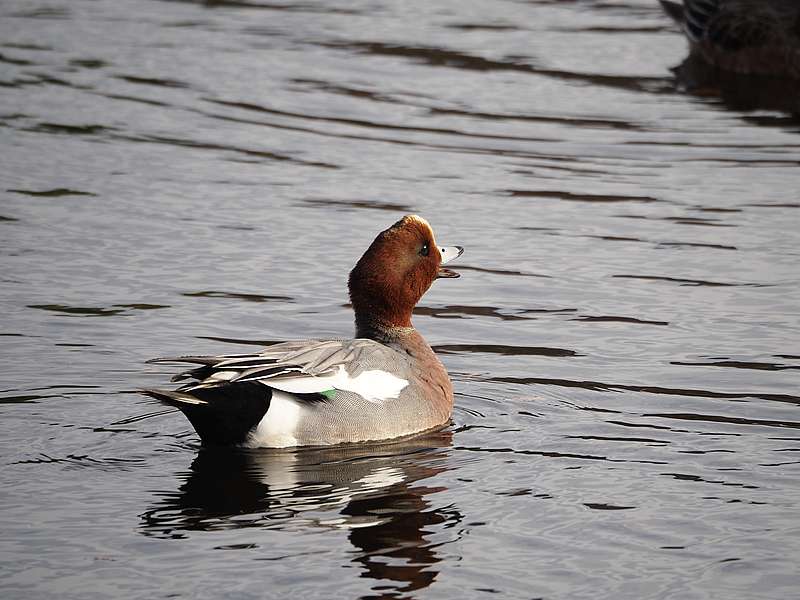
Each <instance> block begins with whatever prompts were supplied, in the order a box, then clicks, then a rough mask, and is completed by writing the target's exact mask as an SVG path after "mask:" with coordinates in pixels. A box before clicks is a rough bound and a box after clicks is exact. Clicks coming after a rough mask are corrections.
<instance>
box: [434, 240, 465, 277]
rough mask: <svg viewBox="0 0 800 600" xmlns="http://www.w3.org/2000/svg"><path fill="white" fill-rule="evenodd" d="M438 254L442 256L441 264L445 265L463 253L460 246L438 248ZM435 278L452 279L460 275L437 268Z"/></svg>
mask: <svg viewBox="0 0 800 600" xmlns="http://www.w3.org/2000/svg"><path fill="white" fill-rule="evenodd" d="M439 253H440V254H441V255H442V262H441V264H445V263H449V262H450V261H451V260H455V259H457V258H458V257H459V256H461V255H462V254H463V253H464V248H462V247H461V246H440V247H439ZM436 276H437V277H447V278H454V277H461V274H460V273H456V272H455V271H451V270H450V269H445V268H443V267H439V272H438V273H437V274H436Z"/></svg>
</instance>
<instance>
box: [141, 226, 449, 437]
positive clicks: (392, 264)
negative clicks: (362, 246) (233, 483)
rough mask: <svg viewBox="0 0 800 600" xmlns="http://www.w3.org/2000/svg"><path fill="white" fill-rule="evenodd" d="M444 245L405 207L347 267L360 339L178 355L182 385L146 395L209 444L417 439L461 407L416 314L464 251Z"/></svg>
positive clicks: (166, 359)
mask: <svg viewBox="0 0 800 600" xmlns="http://www.w3.org/2000/svg"><path fill="white" fill-rule="evenodd" d="M463 251H464V249H463V248H462V247H461V246H439V245H437V243H436V239H435V237H434V233H433V229H432V228H431V226H430V224H429V223H428V222H427V221H426V220H425V219H424V218H422V217H420V216H418V215H406V216H404V217H403V218H402V219H400V220H399V221H397V222H396V223H394V224H393V225H391V226H390V227H388V228H387V229H385V230H384V231H382V232H380V233H379V234H378V235H377V236H376V237H375V239H374V241H373V242H372V244H371V245H370V246H369V248H367V250H366V252H364V254H363V256H362V257H361V258H360V259H359V260H358V262H357V263H356V265H355V267H354V268H353V269H352V271H351V272H350V276H349V279H348V290H349V295H350V301H351V305H352V308H353V312H354V315H355V337H354V338H352V339H319V340H303V341H287V342H280V343H276V344H274V345H271V346H268V347H266V348H265V349H264V350H262V351H260V352H258V353H255V354H225V355H220V356H180V357H161V358H154V359H151V360H150V361H148V362H150V363H176V362H177V363H188V364H190V365H192V367H191V368H189V369H187V370H185V371H182V372H180V373H178V374H177V375H175V376H174V377H173V378H172V381H173V382H179V381H181V382H182V381H186V380H189V381H188V383H184V384H183V385H181V386H180V387H178V388H177V389H156V388H151V389H143V390H141V392H142V393H144V394H146V395H147V396H150V397H152V398H155V399H156V400H158V401H160V402H162V403H164V404H167V405H170V406H173V407H176V408H178V409H179V410H180V411H181V412H182V413H183V414H184V415H185V416H186V418H187V419H188V420H189V422H190V423H191V425H192V426H193V427H194V429H195V431H196V432H197V434H198V436H199V437H200V441H201V444H202V445H203V446H238V447H245V448H289V447H299V446H331V445H336V444H353V443H364V442H378V441H386V440H393V439H395V438H397V439H402V438H409V437H412V436H415V435H419V434H422V433H424V432H430V431H435V430H438V429H441V428H443V427H445V426H446V425H447V424H448V423H449V421H450V417H451V413H452V409H453V387H452V383H451V381H450V378H449V376H448V374H447V371H446V369H445V367H444V365H443V364H442V362H441V361H440V360H439V358H438V357H437V356H436V354H435V353H434V351H433V349H432V348H431V346H430V345H429V344H428V342H427V341H426V340H425V338H424V337H423V336H422V335H421V334H420V333H419V332H418V331H417V330H416V329H415V328H414V326H413V324H412V322H411V315H412V311H413V309H414V307H415V306H416V305H417V303H418V302H419V300H420V299H421V298H422V296H423V294H425V292H427V291H428V289H429V288H430V287H431V285H432V284H433V282H434V281H435V280H437V279H451V278H456V277H459V273H457V272H455V271H452V270H450V269H449V268H445V267H443V266H442V265H444V264H446V263H449V262H450V261H451V260H454V259H455V258H457V257H458V256H460V255H461V254H462V253H463Z"/></svg>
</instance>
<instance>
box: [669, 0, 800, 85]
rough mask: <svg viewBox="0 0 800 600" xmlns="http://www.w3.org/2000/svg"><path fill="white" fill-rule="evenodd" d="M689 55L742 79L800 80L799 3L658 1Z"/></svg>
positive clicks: (781, 0)
mask: <svg viewBox="0 0 800 600" xmlns="http://www.w3.org/2000/svg"><path fill="white" fill-rule="evenodd" d="M659 1H660V2H661V6H662V7H663V9H664V11H665V12H666V13H667V14H668V15H669V16H670V17H671V18H672V19H673V20H674V21H675V22H676V23H678V24H679V25H680V26H681V28H682V29H683V31H684V33H685V34H686V37H687V38H688V40H689V45H690V54H694V55H699V56H701V57H702V58H703V59H704V60H705V61H706V62H708V63H709V64H710V65H712V66H714V67H717V68H719V69H722V70H725V71H731V72H735V73H739V74H744V75H766V76H772V77H786V78H791V79H797V78H800V2H799V1H798V0H683V3H682V4H681V3H678V2H674V1H672V0H659Z"/></svg>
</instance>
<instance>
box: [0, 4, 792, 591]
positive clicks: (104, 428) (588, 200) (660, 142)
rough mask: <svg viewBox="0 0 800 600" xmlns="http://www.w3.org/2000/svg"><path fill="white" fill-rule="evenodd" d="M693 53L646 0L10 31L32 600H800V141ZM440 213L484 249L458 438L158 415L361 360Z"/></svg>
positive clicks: (88, 9)
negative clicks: (235, 355)
mask: <svg viewBox="0 0 800 600" xmlns="http://www.w3.org/2000/svg"><path fill="white" fill-rule="evenodd" d="M685 51H686V48H685V42H684V40H683V39H682V37H681V36H680V34H679V33H678V32H677V31H676V30H675V29H674V28H673V27H672V25H671V24H670V23H669V21H668V19H667V18H666V17H665V16H663V15H662V14H661V12H660V8H659V7H658V6H657V4H656V3H655V2H651V1H650V0H615V1H613V2H599V1H598V2H594V1H585V2H554V1H545V0H541V1H538V2H508V1H498V2H491V3H488V2H464V1H463V0H462V1H460V2H436V3H424V2H418V3H406V2H388V1H387V2H380V3H377V2H376V3H360V2H347V1H333V2H322V1H319V2H317V1H314V0H309V1H306V2H302V3H293V2H266V1H261V0H248V1H244V2H226V1H218V2H211V1H210V0H209V1H207V2H166V1H156V0H149V1H145V0H126V1H120V0H96V1H91V2H90V1H88V0H71V1H70V2H66V1H65V0H50V1H49V2H40V1H38V0H5V1H4V2H3V3H2V5H0V85H2V89H0V140H1V143H2V149H3V151H2V154H1V155H0V173H1V174H2V182H1V183H2V185H0V197H1V198H2V201H1V202H0V215H2V216H1V217H0V253H2V263H0V264H2V271H1V273H0V279H2V287H1V290H2V291H0V306H1V307H2V308H1V310H2V313H3V318H2V321H0V333H1V334H2V349H3V350H2V354H1V355H2V358H3V368H2V375H0V382H2V383H1V384H0V389H2V392H0V423H2V425H0V428H1V429H0V431H1V432H2V435H0V457H1V458H2V475H0V478H1V479H0V481H1V482H2V490H3V492H2V496H0V497H2V503H0V505H1V506H2V511H1V512H0V522H1V525H0V531H2V536H1V539H2V542H1V543H0V589H1V590H2V595H3V597H4V598H34V599H35V598H52V597H59V598H81V599H90V598H109V597H119V598H148V599H150V598H162V597H186V598H219V597H220V596H221V595H223V594H226V595H228V594H230V595H234V596H235V597H237V598H286V597H289V596H292V597H300V598H309V599H313V598H331V597H342V598H370V599H378V598H381V599H390V598H462V597H463V598H481V597H491V596H495V597H502V598H521V599H522V598H526V599H529V598H547V599H560V598H615V599H620V598H626V599H627V598H630V599H640V598H659V599H661V598H663V599H666V598H680V599H695V598H697V599H700V598H748V599H752V598H775V599H785V598H790V597H795V596H797V594H798V587H799V586H800V576H798V571H797V560H798V553H799V552H800V542H798V540H800V535H798V534H800V527H799V526H798V521H797V509H798V498H800V483H799V482H800V477H798V475H800V469H798V452H800V433H799V432H798V428H799V427H800V419H798V416H797V406H798V402H799V401H800V395H799V394H798V370H800V344H799V342H800V335H799V333H798V331H799V326H800V316H799V314H798V313H799V312H800V311H798V307H799V306H800V295H799V294H798V289H799V287H800V286H798V280H799V279H800V270H799V269H798V266H797V265H798V248H799V247H800V233H799V232H800V227H798V225H800V222H798V208H800V203H798V195H797V190H798V188H800V169H799V168H798V166H799V165H798V161H800V137H798V130H800V123H799V122H798V120H797V118H796V117H794V116H792V112H791V110H781V109H780V107H777V108H776V104H780V102H777V101H776V102H772V101H773V100H776V98H777V99H778V100H785V99H788V100H789V101H790V104H791V101H792V99H793V98H794V97H793V96H791V95H788V96H787V94H791V90H790V89H789V88H787V90H784V91H783V92H781V94H782V95H780V97H779V98H778V96H775V97H772V98H771V99H770V100H771V101H770V102H767V103H766V104H759V103H758V101H756V100H753V99H752V98H749V96H748V98H747V99H746V100H737V99H736V98H735V97H734V98H732V97H731V94H730V90H727V91H726V92H725V93H722V92H720V93H719V94H718V93H715V92H714V90H713V89H711V88H708V87H705V88H702V87H701V88H697V89H695V90H694V91H692V92H689V91H686V90H684V89H683V87H682V85H680V84H679V83H676V81H675V80H674V78H673V75H672V73H671V72H670V67H672V66H674V65H676V64H678V63H680V62H681V60H682V59H683V58H684V55H685ZM748 89H751V88H748ZM759 89H760V88H759ZM734 96H735V94H734ZM407 212H417V213H419V214H422V215H424V216H425V217H427V218H428V219H429V220H430V221H431V223H432V224H433V226H434V228H435V229H436V231H437V234H438V239H439V241H440V242H441V243H447V244H460V245H463V246H465V247H466V249H467V250H466V253H465V255H464V256H463V257H462V258H461V259H460V260H459V263H458V264H457V265H456V267H458V268H459V269H460V271H461V273H462V277H461V278H460V279H457V280H444V281H439V282H437V283H436V284H435V285H434V287H433V289H432V290H431V291H430V292H429V293H428V295H427V296H426V297H425V298H424V299H423V302H422V303H421V305H420V307H419V308H418V310H417V312H416V317H415V324H416V326H417V327H418V328H419V329H420V330H422V332H423V333H424V334H425V335H426V337H427V338H428V340H429V341H430V342H431V343H432V344H433V345H434V346H435V347H436V348H437V350H438V351H439V352H440V354H441V356H442V359H443V361H444V362H445V364H446V366H447V367H448V369H449V371H450V373H451V376H452V379H453V382H454V387H455V390H456V404H457V406H456V409H455V412H454V415H453V424H452V426H451V427H449V428H448V429H447V430H445V431H444V432H442V433H440V434H437V435H434V436H430V437H428V438H422V439H419V440H414V441H411V442H408V443H406V444H400V445H386V446H381V447H372V448H349V449H329V450H301V451H281V452H267V451H251V452H236V451H233V452H220V451H206V450H200V447H199V444H198V441H197V438H196V436H195V434H194V432H193V431H192V429H191V427H190V426H189V425H188V423H187V422H186V420H185V419H184V418H183V417H182V416H181V415H180V414H177V413H174V412H172V411H170V410H169V409H165V408H164V407H162V406H160V405H158V404H156V403H154V402H153V401H151V400H149V399H147V398H145V397H142V396H140V395H138V394H137V393H136V391H135V390H136V389H137V388H140V387H147V386H157V385H160V384H163V383H164V381H165V380H166V378H167V376H168V374H169V372H170V369H169V368H167V367H164V366H160V365H145V364H144V361H145V360H146V359H148V358H151V357H153V356H158V355H169V354H175V353H178V354H180V353H185V352H193V353H205V352H208V353H226V352H237V351H249V350H255V349H256V348H257V347H258V345H260V344H262V343H264V342H269V341H274V340H286V339H300V338H308V337H326V336H329V337H330V336H332V337H335V336H347V335H350V334H351V332H352V316H351V313H350V310H349V308H348V306H347V304H346V302H347V296H346V287H345V282H346V274H347V272H348V271H349V269H350V268H351V267H352V265H353V264H354V263H355V260H356V259H357V258H358V257H359V256H360V254H361V253H362V252H363V250H364V249H365V248H366V246H367V245H368V244H369V242H370V241H371V240H372V238H373V236H374V235H375V234H376V233H377V232H378V231H380V230H381V229H383V228H385V227H386V226H388V225H389V224H391V223H392V222H394V221H395V220H396V219H397V218H398V217H400V216H401V215H402V214H404V213H407Z"/></svg>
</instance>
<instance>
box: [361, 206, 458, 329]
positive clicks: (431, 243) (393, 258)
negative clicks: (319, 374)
mask: <svg viewBox="0 0 800 600" xmlns="http://www.w3.org/2000/svg"><path fill="white" fill-rule="evenodd" d="M463 251H464V249H463V248H461V247H460V246H438V245H437V244H436V239H435V238H434V235H433V229H431V226H430V225H429V224H428V222H427V221H426V220H425V219H423V218H422V217H418V216H417V215H406V216H405V217H403V218H402V219H400V220H399V221H398V222H397V223H395V224H394V225H392V226H391V227H389V228H388V229H386V230H385V231H382V232H380V233H379V234H378V237H376V238H375V240H374V241H373V242H372V244H371V245H370V247H369V248H368V249H367V251H366V252H365V253H364V256H362V257H361V259H360V260H359V261H358V263H357V264H356V266H355V267H354V268H353V270H352V271H351V272H350V280H349V282H348V285H349V288H350V300H351V301H352V303H353V310H354V311H355V313H356V327H357V329H358V330H359V331H368V330H372V329H374V328H376V327H377V328H380V329H386V328H396V327H411V311H412V310H413V309H414V306H416V304H417V302H419V299H420V298H422V295H423V294H424V293H425V292H426V291H428V288H429V287H431V284H432V283H433V282H434V280H435V279H438V278H440V277H447V278H452V277H458V276H459V275H458V273H455V272H453V271H451V270H450V269H445V268H443V267H442V265H443V264H445V263H447V262H449V261H451V260H453V259H454V258H456V257H458V256H460V255H461V253H462V252H463Z"/></svg>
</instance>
